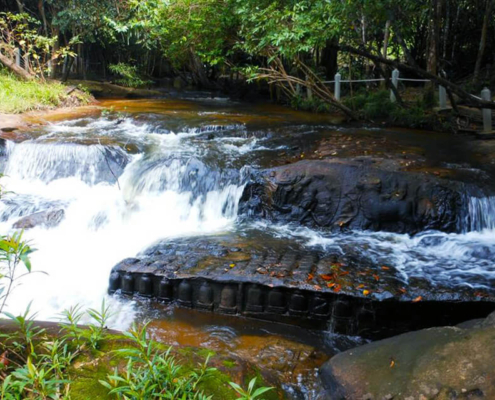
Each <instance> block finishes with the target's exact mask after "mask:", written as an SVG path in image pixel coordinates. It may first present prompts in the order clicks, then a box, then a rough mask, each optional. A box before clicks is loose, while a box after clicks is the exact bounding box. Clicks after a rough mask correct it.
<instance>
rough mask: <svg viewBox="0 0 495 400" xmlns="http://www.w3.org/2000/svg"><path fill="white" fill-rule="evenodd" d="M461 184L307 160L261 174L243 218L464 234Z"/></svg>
mask: <svg viewBox="0 0 495 400" xmlns="http://www.w3.org/2000/svg"><path fill="white" fill-rule="evenodd" d="M465 191H466V189H465V186H464V184H463V183H461V182H457V181H453V180H445V179H440V178H437V177H434V176H426V175H420V174H415V173H412V172H404V171H397V170H395V165H390V168H388V167H387V163H383V162H382V163H381V165H380V168H375V166H374V162H373V159H371V158H366V157H365V158H356V159H352V160H340V161H339V160H333V161H332V160H319V161H317V160H311V161H310V160H308V161H300V162H297V163H294V164H289V165H284V166H280V167H276V168H273V169H269V170H266V171H264V173H263V174H262V176H261V178H260V179H257V180H255V181H254V182H253V183H251V184H249V185H248V186H247V187H246V189H245V192H244V194H243V198H242V200H241V205H240V210H241V212H243V213H245V214H249V215H255V216H259V217H263V218H268V219H271V220H273V221H277V222H300V223H302V224H304V225H307V226H313V227H326V228H332V229H337V230H342V229H367V230H373V231H379V230H382V231H390V232H399V233H417V232H420V231H424V230H429V229H435V230H440V231H444V232H458V231H460V230H462V228H463V223H464V221H465V219H466V210H467V208H466V205H465V203H464V197H463V194H464V193H465Z"/></svg>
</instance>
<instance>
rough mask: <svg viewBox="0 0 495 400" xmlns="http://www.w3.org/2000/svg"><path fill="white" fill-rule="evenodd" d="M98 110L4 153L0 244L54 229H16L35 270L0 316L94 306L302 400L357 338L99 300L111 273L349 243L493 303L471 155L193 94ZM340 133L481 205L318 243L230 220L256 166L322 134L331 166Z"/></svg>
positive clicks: (492, 225)
mask: <svg viewBox="0 0 495 400" xmlns="http://www.w3.org/2000/svg"><path fill="white" fill-rule="evenodd" d="M102 105H103V106H104V107H108V109H109V110H110V111H108V112H103V113H101V111H91V112H88V113H86V114H84V115H72V116H70V117H68V116H62V117H58V118H57V119H54V118H52V119H48V121H47V123H46V124H43V125H39V126H37V127H32V128H30V129H29V130H26V131H23V132H22V138H21V139H19V140H15V141H6V144H5V152H4V153H5V155H4V156H3V158H2V164H3V170H4V176H3V177H2V178H1V179H0V185H1V186H2V190H4V194H3V195H2V198H1V201H0V232H1V233H2V234H7V233H9V232H12V231H13V229H15V227H14V225H15V224H16V222H18V221H19V219H21V218H23V217H26V216H30V215H32V214H34V213H38V212H45V211H47V210H51V211H54V212H60V213H62V214H60V213H59V214H57V215H62V216H63V218H61V221H60V222H58V221H56V222H58V223H54V224H53V225H54V226H46V225H37V226H34V227H32V228H31V229H27V230H26V231H25V233H24V237H25V239H27V240H29V242H30V244H31V245H32V247H34V248H35V249H36V251H35V252H34V253H33V254H32V256H31V261H32V264H33V271H34V272H33V273H32V274H30V275H29V276H25V277H23V278H22V281H21V284H20V285H19V286H18V287H17V288H16V289H15V291H14V292H13V294H12V296H11V297H10V298H9V302H8V311H9V312H11V313H21V312H23V311H24V310H25V309H26V307H27V306H28V304H29V303H30V302H31V301H33V302H32V304H31V311H32V312H33V313H37V318H39V319H49V320H53V319H55V320H56V319H57V318H58V317H59V315H60V313H61V312H62V311H63V310H64V309H67V308H69V307H71V306H73V305H76V304H79V305H80V306H81V307H83V308H99V307H100V305H101V302H102V300H103V299H106V302H107V304H109V305H110V307H111V311H112V313H113V315H112V317H111V321H110V325H111V327H112V328H116V329H126V328H128V327H129V326H130V324H131V323H132V322H134V321H138V322H139V321H144V320H150V319H151V320H152V323H151V325H150V329H151V333H152V335H153V336H154V337H155V338H156V339H157V340H161V341H163V342H164V343H168V344H178V345H185V346H195V347H205V348H210V349H214V350H216V351H226V352H231V353H232V354H236V355H238V356H241V357H245V358H247V359H248V360H250V361H252V362H255V363H257V364H258V365H261V367H262V368H268V369H273V370H277V371H279V372H278V373H279V374H282V377H283V379H284V381H285V382H287V387H286V388H285V389H286V391H287V393H288V394H289V395H290V396H292V397H293V398H311V396H310V394H311V392H312V390H313V389H314V388H313V387H312V385H314V381H315V374H316V370H317V368H318V367H319V366H320V365H321V364H322V363H323V362H324V361H326V360H327V359H328V358H329V357H331V356H332V355H333V354H336V353H337V352H339V351H342V350H345V349H348V348H351V347H353V346H356V345H358V344H360V343H362V342H363V340H362V339H360V338H358V337H345V336H340V335H336V334H333V333H330V332H325V331H313V330H310V329H307V330H305V329H299V328H297V329H296V328H293V327H292V328H287V327H286V326H285V325H283V324H276V323H269V322H263V321H255V320H251V319H248V318H244V317H238V318H236V317H232V316H219V315H211V314H209V313H201V312H197V311H192V310H183V309H179V308H175V307H174V306H171V305H168V306H165V305H160V304H158V303H153V302H150V301H147V300H139V299H138V300H131V299H123V298H120V297H117V296H109V295H107V294H106V293H107V289H108V278H109V274H110V271H111V269H112V267H113V266H114V265H116V264H117V263H118V262H120V261H121V260H123V259H124V258H126V257H134V256H136V255H137V254H138V253H140V252H141V251H143V250H145V249H146V248H148V247H149V246H151V245H153V244H154V243H156V242H158V241H164V240H168V239H175V238H187V237H198V236H199V237H203V236H210V235H218V234H225V233H226V232H227V233H228V232H233V233H236V234H243V233H245V232H250V234H252V232H253V231H254V232H256V231H260V232H263V234H269V235H272V236H275V237H278V238H282V239H283V240H286V241H289V242H290V241H294V242H297V243H302V244H304V245H305V246H307V247H308V248H314V249H321V248H324V249H331V250H332V251H335V252H341V253H344V252H345V251H346V248H351V247H352V248H353V249H354V250H355V251H356V252H358V253H359V254H360V255H361V256H362V257H364V258H366V259H368V260H371V261H372V262H373V263H374V264H376V265H386V266H392V267H394V268H395V269H396V270H397V271H399V273H400V276H401V279H402V280H403V281H404V282H405V283H407V282H408V281H409V280H410V279H411V278H421V279H424V280H426V281H428V282H429V283H431V284H432V285H433V286H434V285H436V284H440V285H443V286H448V287H449V288H451V289H452V290H453V291H455V290H458V289H459V288H466V287H467V288H471V289H476V290H479V291H483V292H490V293H491V291H493V287H494V283H495V262H494V260H495V196H493V195H492V193H491V192H490V190H493V189H495V184H493V182H494V180H493V178H494V177H495V173H494V171H495V165H493V163H491V161H490V160H492V159H493V156H491V154H493V153H490V151H489V150H490V149H488V150H487V149H486V148H485V147H483V146H484V144H480V143H474V142H473V141H472V140H470V139H469V138H463V137H459V138H457V137H456V138H455V139H454V140H453V139H452V137H451V136H450V135H442V134H432V133H425V132H414V131H404V130H392V129H385V128H383V129H380V128H377V127H366V126H362V125H360V126H352V125H348V126H346V125H341V124H339V122H340V121H338V120H335V118H334V117H332V116H325V115H315V114H309V113H303V112H295V111H291V110H287V109H285V108H282V107H278V106H274V105H269V104H246V103H237V102H234V101H231V100H229V99H226V98H220V97H213V98H212V97H211V96H206V95H201V94H194V95H191V97H190V98H186V97H183V98H177V99H165V100H162V99H161V100H153V101H150V100H117V101H104V102H103V103H102ZM427 136H428V138H427ZM347 137H351V138H356V140H357V141H366V142H367V143H368V142H369V143H371V144H376V143H378V145H377V146H378V147H377V146H375V147H373V146H371V145H370V146H371V147H370V149H369V151H370V152H372V153H373V154H381V153H382V152H383V151H384V149H387V146H390V147H391V148H393V149H394V151H398V152H399V151H400V152H404V153H406V152H407V153H408V154H409V153H411V154H413V155H414V156H415V157H422V158H423V159H424V160H425V161H424V163H423V164H422V165H423V167H422V168H425V169H431V170H435V171H440V172H438V173H440V174H446V176H455V177H456V179H459V180H461V181H463V182H467V183H470V184H471V183H473V182H479V186H480V187H483V189H486V193H488V194H486V195H483V196H470V195H469V194H466V196H468V199H467V200H466V204H467V205H468V211H467V213H468V216H469V218H468V219H466V222H465V223H464V226H463V227H462V231H461V232H459V233H443V232H438V231H426V232H421V233H419V234H416V235H414V236H411V235H409V234H399V233H390V232H383V231H378V232H368V231H353V232H343V233H331V232H329V231H325V230H319V229H312V228H309V227H304V226H298V225H287V224H277V223H271V222H267V221H263V220H251V219H250V218H246V216H239V215H238V211H239V202H240V199H241V196H242V194H243V190H244V187H245V185H246V183H247V182H248V180H249V179H250V176H251V174H252V172H253V171H254V170H256V169H262V168H269V167H273V166H277V165H281V164H283V163H284V162H285V161H286V160H294V159H301V158H303V157H306V158H307V157H308V155H310V154H312V153H313V154H314V152H315V149H316V148H317V145H318V143H319V142H320V141H321V140H326V139H328V138H333V139H335V140H342V141H343V142H342V143H344V144H343V146H344V147H342V146H340V145H339V151H338V154H337V152H336V154H335V156H336V157H337V156H346V155H347V153H346V151H350V150H348V148H347V147H345V146H346V144H345V143H348V142H347V141H345V140H347V139H346V138H347ZM339 138H340V139H339ZM333 139H332V140H333ZM380 143H385V144H384V145H383V146H381V145H380ZM396 144H397V145H396ZM332 151H333V150H332ZM367 151H368V150H367ZM332 154H333V153H331V154H330V156H332ZM418 155H419V156H418ZM60 210H63V211H60ZM17 226H18V225H17ZM253 349H254V351H253ZM253 354H255V355H253Z"/></svg>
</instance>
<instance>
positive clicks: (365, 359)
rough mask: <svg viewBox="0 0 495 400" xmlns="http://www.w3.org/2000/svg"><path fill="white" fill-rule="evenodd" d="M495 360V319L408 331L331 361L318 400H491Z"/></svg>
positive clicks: (494, 387) (494, 392)
mask: <svg viewBox="0 0 495 400" xmlns="http://www.w3.org/2000/svg"><path fill="white" fill-rule="evenodd" d="M462 326H468V327H467V328H464V327H462ZM494 356H495V314H491V315H490V316H489V317H488V318H487V319H485V320H481V321H475V322H473V323H471V324H463V325H461V326H459V327H443V328H431V329H425V330H420V331H416V332H410V333H406V334H403V335H400V336H396V337H392V338H390V339H385V340H381V341H378V342H374V343H370V344H367V345H364V346H361V347H358V348H355V349H352V350H348V351H345V352H343V353H340V354H338V355H336V356H334V357H333V358H332V359H330V361H328V362H327V363H326V364H325V365H324V366H323V367H322V368H321V371H320V373H321V377H322V381H323V384H324V387H325V390H324V391H323V392H322V393H321V395H320V397H319V398H320V399H329V400H344V399H349V400H359V399H367V400H381V399H407V400H416V399H425V400H426V399H438V400H454V399H494V398H495V379H494V376H495V363H494Z"/></svg>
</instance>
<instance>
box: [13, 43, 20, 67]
mask: <svg viewBox="0 0 495 400" xmlns="http://www.w3.org/2000/svg"><path fill="white" fill-rule="evenodd" d="M14 56H15V65H17V66H18V67H20V66H21V49H20V48H19V47H16V48H15V50H14Z"/></svg>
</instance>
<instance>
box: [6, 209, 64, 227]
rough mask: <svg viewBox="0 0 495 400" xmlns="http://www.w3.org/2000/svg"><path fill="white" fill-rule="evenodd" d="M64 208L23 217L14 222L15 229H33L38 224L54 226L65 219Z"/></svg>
mask: <svg viewBox="0 0 495 400" xmlns="http://www.w3.org/2000/svg"><path fill="white" fill-rule="evenodd" d="M64 216H65V211H64V210H48V211H40V212H37V213H34V214H31V215H27V216H25V217H22V218H21V219H19V220H18V221H17V222H15V223H14V225H13V228H15V229H31V228H34V227H36V226H44V227H46V228H53V227H55V226H57V225H58V224H60V222H61V221H62V220H63V219H64Z"/></svg>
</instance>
